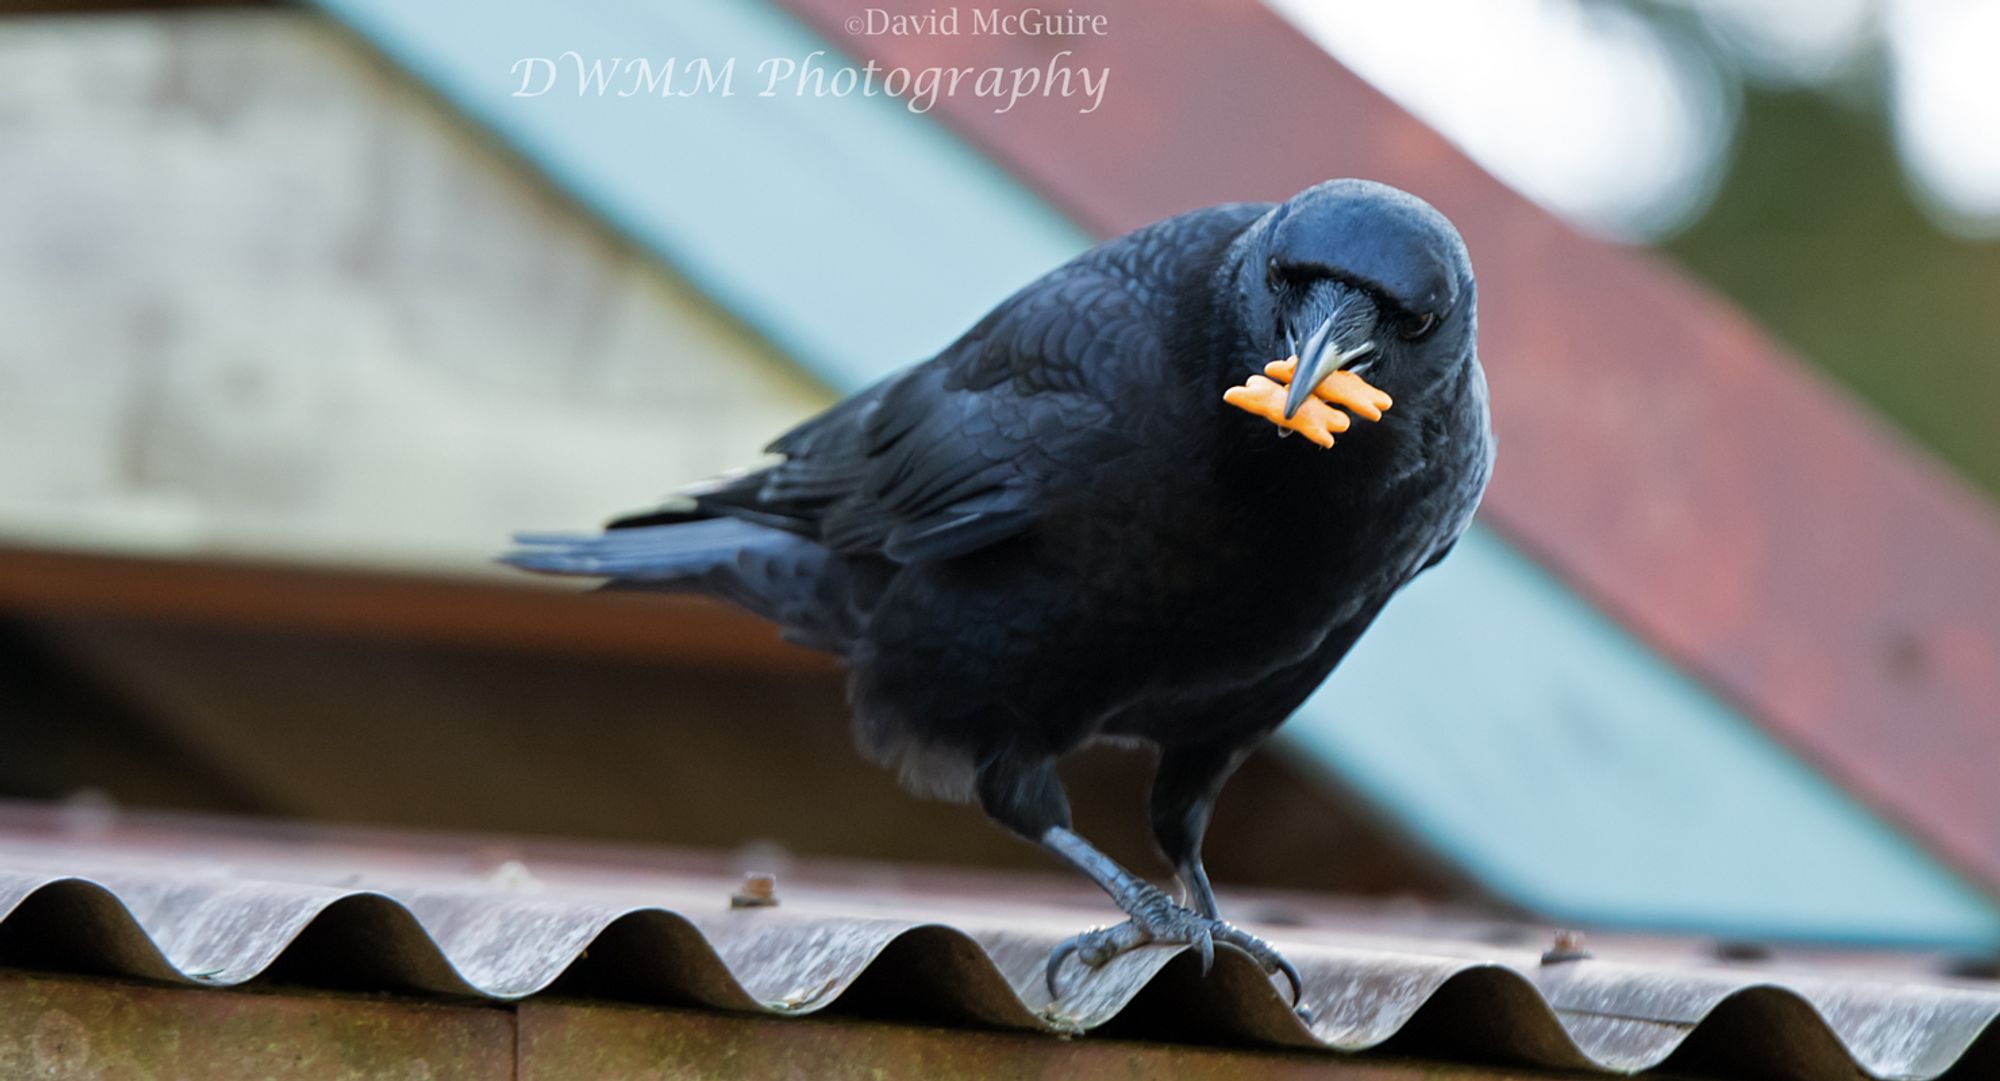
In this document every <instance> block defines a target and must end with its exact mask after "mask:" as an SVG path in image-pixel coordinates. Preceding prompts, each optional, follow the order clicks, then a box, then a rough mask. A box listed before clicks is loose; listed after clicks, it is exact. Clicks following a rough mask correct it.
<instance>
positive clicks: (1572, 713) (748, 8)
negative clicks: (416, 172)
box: [321, 0, 2000, 945]
mask: <svg viewBox="0 0 2000 1081" xmlns="http://www.w3.org/2000/svg"><path fill="white" fill-rule="evenodd" d="M321 2H322V5H323V6H324V7H325V8H327V9H328V10H329V11H331V12H333V13H335V14H336V15H338V16H339V17H340V18H342V19H344V20H345V21H346V22H347V23H348V24H349V25H351V26H352V27H354V28H355V29H356V30H358V31H359V32H360V33H361V34H362V35H363V36H365V37H366V38H368V39H369V40H370V41H372V42H374V43H375V44H376V45H377V46H378V47H380V48H381V49H382V50H383V51H384V52H386V53H387V54H388V55H390V56H392V57H394V58H395V59H397V60H398V61H400V62H402V63H403V64H405V65H406V66H407V67H409V68H410V69H411V70H412V71H413V72H415V73H416V74H417V75H418V76H419V77H421V78H423V79H424V80H425V81H427V82H428V83H430V84H431V85H432V86H433V87H434V88H435V89H437V90H438V91H439V92H440V93H442V94H443V95H444V96H445V97H446V98H447V99H449V100H450V101H451V102H453V103H454V104H455V105H456V106H457V107H458V108H460V109H462V110H463V111H464V112H465V113H466V114H468V115H469V116H471V117H473V118H475V119H477V120H479V121H480V122H481V123H483V124H485V125H486V126H487V127H489V128H490V129H492V130H493V131H494V132H496V133H497V134H498V135H499V137H500V138H502V139H503V140H505V141H506V142H507V143H508V144H510V145H511V146H513V147H514V148H516V149H517V150H518V151H520V152H521V153H522V154H523V155H524V156H526V157H528V158H529V159H531V160H532V161H534V162H535V163H536V164H537V165H538V166H539V167H540V168H542V169H543V170H544V171H546V172H547V174H548V175H549V176H550V177H552V178H553V179H554V180H555V181H556V182H557V183H558V184H560V185H561V186H563V187H564V188H566V189H567V190H568V191H570V192H571V193H572V194H573V195H574V196H575V197H577V198H578V199H579V200H581V201H582V202H583V203H585V204H586V205H588V206H589V207H591V208H592V209H593V210H595V211H596V212H597V213H599V214H601V215H603V216H604V217H605V218H606V219H608V220H609V221H611V222H612V223H613V224H614V225H615V226H617V227H618V228H620V229H622V230H623V231H624V232H625V233H627V234H628V235H630V236H632V237H633V238H634V239H636V240H637V241H639V242H640V243H641V244H643V245H645V246H647V247H648V248H650V249H652V250H653V251H655V252H657V253H658V254H659V255H660V256H661V257H663V258H664V259H666V260H667V261H668V262H670V263H671V264H673V265H674V266H675V267H676V268H677V269H679V270H680V271H681V272H682V273H683V274H685V275H686V276H687V277H688V278H689V279H691V280H692V281H693V282H694V283H695V284H697V285H698V286H699V287H701V288H702V289H703V290H704V291H705V292H707V293H708V294H709V295H710V296H712V297H714V298H715V299H716V300H718V301H719V302H720V303H721V304H722V305H723V306H724V307H726V308H727V309H728V310H730V311H731V312H733V313H734V314H735V315H737V316H738V317H739V318H741V319H742V320H743V321H744V322H745V323H746V324H748V325H749V326H751V327H753V328H754V329H755V330H756V331H757V332H758V333H760V334H762V335H764V336H765V337H767V338H768V339H770V340H771V341H772V342H774V343H775V344H777V345H778V346H779V347H780V348H782V349H783V350H785V351H786V352H787V353H788V354H789V355H791V356H793V357H795V358H797V359H798V360H799V361H800V362H801V363H802V364H804V365H806V366H807V367H808V368H810V369H811V370H813V371H814V372H816V373H818V374H819V375H820V376H822V377H823V378H825V379H827V380H828V381H829V382H830V383H831V384H832V385H834V386H836V387H840V388H846V389H852V388H854V387H858V386H860V385H862V384H863V383H865V382H867V381H869V380H871V379H873V378H876V377H878V376H880V375H881V374H883V373H885V372H888V371H890V370H892V369H894V368H896V367H898V366H900V365H903V364H906V363H908V362H910V361H912V360H915V359H918V358H920V357H922V356H924V355H927V354H929V353H930V352H932V351H934V350H935V349H936V348H937V347H939V346H941V345H943V344H944V343H945V342H947V341H949V340H950V339H951V338H952V337H953V336H955V335H956V334H957V333H958V332H959V331H960V330H962V329H963V328H964V327H965V326H967V325H968V324H970V323H971V322H972V320H973V319H975V318H976V317H977V316H978V315H980V314H981V313H983V312H984V311H985V310H986V309H987V308H988V307H990V306H991V305H992V304H994V303H995V302H997V301H998V300H1000V299H1001V298H1002V297H1004V296H1005V295H1006V294H1007V293H1009V292H1011V291H1012V290H1013V289H1014V288H1016V287H1018V286H1019V285H1021V284H1023V283H1025V282H1027V281H1028V280H1030V279H1032V278H1033V277H1035V276H1036V275H1037V274H1040V273H1041V272H1042V271H1044V270H1046V269H1048V268H1049V267H1051V266H1054V265H1055V264H1057V263H1059V262H1061V261H1062V260H1064V259H1066V258H1068V257H1069V256H1070V255H1072V254H1074V253H1075V252H1077V251H1078V250H1080V249H1082V248H1083V247H1085V246H1086V245H1087V244H1088V243H1089V238H1088V237H1087V236H1086V235H1085V234H1084V233H1083V232H1081V231H1080V230H1079V229H1077V228H1076V227H1075V226H1073V225H1072V224H1070V223H1069V222H1067V221H1066V220H1064V219H1063V218H1062V217H1060V216H1059V215H1057V214H1056V213H1055V212H1054V211H1053V210H1052V209H1050V208H1049V207H1048V206H1047V205H1046V204H1045V203H1043V201H1042V200H1041V199H1039V198H1038V197H1036V196H1035V195H1034V194H1033V193H1031V192H1029V191H1028V190H1026V189H1025V188H1022V187H1021V186H1019V185H1018V184H1016V183H1015V182H1013V181H1012V180H1011V179H1009V178H1007V177H1006V176H1004V175H1003V174H1002V173H1000V172H999V171H998V170H996V169H994V168H993V167H992V166H991V165H990V164H989V163H988V162H986V161H985V160H984V159H983V158H981V157H979V156H978V155H977V154H976V153H975V152H973V151H972V150H971V149H970V148H968V147H967V146H965V145H964V144H963V143H961V142H959V141H958V140H957V139H956V137H954V136H953V135H952V134H951V133H950V132H948V131H947V130H945V129H944V128H943V127H942V126H940V125H937V124H935V123H932V122H930V121H928V120H927V119H926V118H924V117H921V116H918V115H916V114H913V113H911V112H909V111H908V110H906V109H904V108H903V107H902V106H901V105H899V104H898V103H896V102H894V101H891V100H887V99H882V98H873V99H867V98H859V97H848V98H825V97H795V96H791V95H789V94H780V95H778V96H774V97H760V96H757V94H758V91H759V90H761V89H762V88H763V83H762V80H760V79H757V78H754V77H753V76H754V69H755V68H756V65H757V64H758V63H759V62H761V61H762V60H764V59H766V58H772V57H780V58H787V59H791V60H793V61H795V62H796V61H800V60H802V59H803V58H805V57H807V56H809V55H811V54H812V53H814V52H815V51H817V50H821V49H825V48H826V45H825V44H824V43H823V42H821V41H820V40H818V39H817V38H815V37H813V36H812V35H811V34H810V33H808V32H807V31H805V30H804V29H802V28H801V27H799V26H798V25H796V24H795V23H793V22H791V21H790V20H789V19H788V18H787V17H786V16H784V15H783V14H782V13H780V12H777V11H775V10H773V9H770V8H768V7H765V6H763V5H761V4H757V3H745V2H740V0H738V2H728V0H676V2H675V3H672V4H638V3H633V2H623V3H599V4H592V5H587V6H584V5H562V4H555V3H524V4H518V5H508V6H507V7H505V8H494V7H492V6H491V5H486V4H477V3H472V2H470V0H439V2H432V3H425V4H407V3H399V2H396V0H321ZM566 50H574V51H575V52H576V53H578V54H579V56H580V57H582V58H584V59H585V61H586V63H587V62H589V61H592V60H604V61H609V60H611V59H613V58H616V59H618V60H620V61H621V62H622V61H625V60H628V59H631V58H635V57H645V58H647V59H649V60H651V61H653V62H654V63H655V64H656V65H657V63H658V62H660V61H663V60H664V59H665V58H667V57H678V58H679V59H680V60H681V61H682V62H683V63H686V62H688V61H691V60H693V59H695V58H707V59H709V60H710V61H711V63H713V64H717V65H719V64H721V63H722V62H723V61H724V60H726V59H728V58H731V57H734V58H735V59H736V63H737V72H736V80H737V93H736V96H734V97H727V98H725V97H719V96H716V95H714V94H706V95H704V96H699V97H691V98H683V99H665V100H662V99H658V98H654V97H650V96H635V97H619V96H617V94H616V90H617V89H618V88H619V87H620V86H621V85H629V80H630V79H631V78H632V76H631V75H630V74H624V75H620V76H616V77H614V79H613V81H612V84H611V87H612V88H611V89H610V90H609V91H607V92H606V93H605V94H603V95H601V96H600V95H598V94H595V93H586V94H581V95H580V94H578V93H576V92H575V81H574V76H573V74H571V72H570V69H567V68H561V67H560V64H562V63H568V61H560V62H559V75H561V76H564V77H568V78H569V79H570V80H571V81H570V83H569V86H568V87H567V88H565V89H563V90H561V91H560V92H559V91H558V90H551V91H550V92H548V93H545V94H542V95H539V96H533V97H515V96H512V93H513V91H515V90H516V89H518V87H519V85H520V76H519V74H518V73H516V74H510V69H511V68H512V66H513V65H514V64H515V63H516V62H518V61H520V60H522V59H523V58H530V57H542V58H551V59H556V58H560V57H561V54H562V53H563V52H564V51H566ZM825 60H826V62H828V63H833V64H838V63H841V62H842V61H840V60H838V59H837V58H836V56H835V55H829V56H828V57H826V58H825ZM1503 453H1504V452H1503ZM1284 739H1285V741H1286V743H1287V745H1288V746H1291V747H1293V748H1296V749H1298V750H1300V751H1303V752H1305V754H1306V755H1307V756H1308V757H1310V758H1311V759H1312V760H1313V761H1315V762H1318V763H1320V764H1321V765H1323V766H1324V767H1325V768H1326V769H1328V770H1329V771H1330V772H1331V773H1332V774H1334V775H1335V776H1337V777H1338V778H1339V780H1340V781H1341V782H1342V783H1344V784H1346V785H1349V786H1351V787H1353V788H1354V789H1356V790H1358V791H1360V792H1362V793H1364V794H1365V795H1366V796H1367V797H1368V798H1369V799H1371V800H1372V801H1373V802H1375V803H1376V804H1377V805H1379V806H1380V807H1381V808H1383V809H1384V810H1385V811H1387V812H1388V813H1389V814H1391V815H1393V816H1394V817H1395V818H1396V819H1398V820H1399V821H1401V822H1403V823H1405V824H1406V825H1408V826H1410V827H1411V828H1412V829H1413V830H1414V832H1415V833H1416V834H1417V835H1418V836H1420V837H1422V838H1423V839H1424V840H1426V841H1427V842H1428V843H1430V844H1431V845H1433V846H1435V847H1436V848H1437V849H1438V850H1439V851H1440V852H1441V853H1442V854H1444V855H1446V856H1448V857H1449V858H1451V859H1453V860H1455V861H1457V862H1458V863H1459V864H1461V865H1462V866H1464V867H1465V868H1466V869H1467V870H1468V871H1470V872H1471V873H1472V874H1474V875H1475V876H1477V877H1478V878H1480V879H1481V880H1482V881H1484V882H1486V883H1487V884H1489V885H1490V886H1491V887H1492V888H1493V889H1495V890H1496V892H1498V893H1500V894H1501V895H1503V896H1507V897H1510V898H1513V899H1516V900H1518V901H1520V902H1522V903H1523V904H1525V905H1528V906H1530V907H1532V908H1534V909H1537V910H1539V911H1542V912H1545V913H1548V914H1550V915H1552V916H1556V917H1559V918H1564V919H1577V920H1586V921H1596V922H1604V923H1622V924H1637V925H1647V926H1669V927H1683V928H1699V929H1703V930H1707V931H1712V932H1716V933H1720V934H1730V935H1787V934H1803V935H1814V936H1823V937H1828V938H1838V939H1848V940H1877V941H1899V942H1935V943H1956V944H1967V945H1971V944H1982V945H1983V944H1992V943H1996V942H2000V911H1996V909H1995V908H1994V907H1993V906H1992V905H1991V904H1990V903H1989V902H1988V901H1987V900H1986V899H1985V898H1984V897H1982V896H1981V895H1980V894H1978V893H1977V892H1975V891H1974V890H1972V889H1971V888H1970V887H1968V886H1967V885H1966V884H1964V883H1963V882H1962V881H1961V880H1960V879H1958V878H1957V877H1956V876H1955V875H1953V874H1952V873H1951V872H1949V871H1948V870H1946V869H1945V868H1943V867H1942V866H1941V865H1939V864H1938V863H1937V862H1936V861H1935V860H1933V859H1931V858H1930V857H1929V856H1927V855H1926V854H1925V853H1923V852H1922V851H1921V850H1919V849H1918V848H1916V847H1915V846H1914V845H1911V844H1910V843H1908V842H1907V841H1906V840H1905V839H1904V838H1902V837H1900V836H1898V835H1897V834H1896V833H1895V832H1894V831H1892V830H1890V829H1889V828H1888V827H1886V826H1885V825H1884V824H1883V823H1882V822H1881V821H1880V820H1879V819H1877V818H1876V817H1875V816H1873V815H1872V814H1871V813H1869V812H1868V811H1867V810H1866V809H1864V808H1862V807H1860V806H1859V805H1857V804H1856V803H1855V802H1854V801H1853V800H1852V799H1851V798H1850V797H1849V796H1847V795H1846V794H1845V793H1843V792H1841V791H1840V790H1839V789H1838V788H1836V787H1835V786H1833V785H1832V784H1830V783H1828V782H1827V781H1826V780H1825V779H1823V778H1822V777H1820V776H1818V775H1817V774H1815V773H1813V772H1812V771H1811V770H1808V769H1806V768H1805V767H1804V766H1802V765H1801V764H1800V763H1799V762H1798V761H1797V760H1796V759H1794V758H1793V757H1792V756H1791V755H1789V754H1788V753H1786V752H1785V751H1784V750H1783V749H1782V748H1780V747H1778V746H1776V745H1775V744H1773V743H1772V742H1771V741H1770V740H1769V739H1768V738H1767V737H1765V736H1763V735H1762V733H1761V732H1760V731H1759V730H1758V729H1757V728H1756V727H1755V726H1754V725H1752V724H1750V723H1749V722H1748V721H1747V720H1746V719H1745V718H1743V717H1741V716H1739V715H1737V714H1735V713H1734V712H1732V711H1731V710H1730V708H1729V707H1728V706H1726V705H1725V704H1724V703H1722V702H1720V701H1718V700H1717V699H1715V698H1714V697H1713V696H1711V695H1709V694H1707V693H1705V692H1704V691H1702V689H1701V688H1699V687H1698V686H1696V685H1695V684H1693V683H1692V682H1691V681H1690V680H1688V679H1687V678H1686V677H1685V676H1684V675H1682V674H1681V673H1679V672H1677V671H1676V670H1674V669H1673V668H1672V667H1670V666H1669V665H1667V664H1665V663H1664V662H1662V661H1661V660H1660V659H1659V658H1658V657H1656V656H1655V655H1653V654H1652V653H1651V652H1650V651H1649V650H1648V649H1647V648H1646V647H1645V646H1644V645H1643V644H1642V643H1640V642H1638V641H1636V640H1635V639H1633V638H1632V637H1631V636H1630V635H1628V634H1626V633H1625V632H1624V631H1623V630H1622V629H1620V628H1619V627H1618V626H1616V625H1615V624H1613V623H1612V622H1610V621H1609V620H1607V619H1606V618H1604V617H1603V616H1602V615H1601V614H1600V613H1598V612H1596V611H1595V610H1593V609H1592V608H1591V607H1590V606H1589V605H1588V604H1586V603H1584V602H1582V601H1581V600H1579V599H1578V598H1577V597H1575V596H1574V595H1573V594H1571V593H1570V592H1568V591H1567V590H1566V589H1565V588H1563V586H1562V585H1561V584H1560V583H1557V582H1555V581H1553V580H1551V579H1550V578H1549V577H1548V576H1546V575H1545V574H1543V573H1542V572H1541V571H1540V570H1539V569H1538V568H1537V567H1535V566H1534V565H1533V564H1532V563H1531V562H1529V561H1528V560H1526V559H1524V558H1523V557H1521V556H1520V555H1518V554H1517V553H1515V552H1513V551H1512V550H1511V549H1509V548H1508V547H1507V546H1506V545H1505V544H1504V543H1502V542H1501V541H1499V540H1498V539H1497V538H1495V537H1493V536H1492V535H1491V534H1490V533H1487V532H1484V531H1481V530H1478V529H1475V531H1474V533H1473V534H1472V535H1471V536H1470V537H1468V539H1467V541H1466V542H1465V543H1464V544H1462V545H1461V547H1460V551H1459V552H1458V553H1457V554H1456V555H1455V556H1454V557H1453V558H1452V559H1451V560H1448V561H1447V562H1446V563H1445V564H1444V565H1443V566H1442V567H1441V568H1440V569H1439V570H1437V571H1435V572H1433V573H1432V574H1431V575H1429V576H1427V577H1426V578H1425V579H1423V580H1421V581H1419V582H1418V583H1417V584H1416V585H1415V586H1413V587H1411V589H1410V590H1409V591H1408V592H1407V593H1406V594H1405V595H1404V597H1403V598H1401V599H1400V600H1399V601H1398V602H1397V603H1395V604H1392V605H1390V607H1389V609H1388V612H1387V614H1386V615H1385V616H1384V617H1383V618H1382V620H1381V622H1380V623H1379V624H1378V626H1377V627H1376V629H1375V630H1373V631H1372V632H1371V633H1370V634H1369V636H1368V637H1367V638H1366V639H1365V640H1364V641H1363V642H1362V644H1361V646H1360V647H1359V648H1358V649H1357V650H1356V651H1355V653H1354V655H1353V656H1352V657H1351V658H1350V659H1349V660H1348V662H1347V663H1346V664H1345V665H1343V666H1342V669H1341V671H1340V672H1339V673H1337V674H1336V675H1335V677H1334V678H1333V680H1332V681H1331V682H1330V683H1329V685H1328V687H1327V688H1326V689H1324V690H1323V691H1322V693H1321V694H1320V695H1319V696H1317V697H1316V698H1314V699H1313V701H1312V702H1310V703H1308V704H1307V706H1306V707H1305V708H1304V709H1303V710H1302V711H1301V713H1300V715H1299V717H1298V718H1296V719H1295V720H1294V721H1293V722H1292V724H1291V725H1290V726H1288V727H1287V729H1286V735H1285V736H1284Z"/></svg>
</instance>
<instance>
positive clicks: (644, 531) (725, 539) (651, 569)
mask: <svg viewBox="0 0 2000 1081" xmlns="http://www.w3.org/2000/svg"><path fill="white" fill-rule="evenodd" d="M793 539H794V538H792V537H789V536H788V535H786V534H784V533H781V532H779V531H777V530H774V529H767V528H765V527H763V526H759V525H752V524H750V523H749V522H741V521H737V520H735V519H731V518H707V519H702V520H699V521H692V522H677V523H674V524H671V525H650V526H638V527H632V528H624V529H612V530H608V531H606V532H603V533H516V534H515V535H514V543H515V544H516V545H518V547H516V548H515V549H514V550H513V551H511V552H508V553H506V554H505V555H502V556H501V557H500V562H502V563H506V564H508V565H509V566H514V567H519V568H521V569H522V570H530V571H539V572H541V573H543V574H573V575H583V576H588V577H598V578H614V579H620V580H624V581H634V582H654V583H662V584H664V583H668V582H674V581H679V580H682V579H688V578H697V577H700V576H701V575H704V574H706V573H708V572H710V571H713V570H715V569H716V568H718V567H721V566H724V565H726V564H731V563H734V562H735V561H736V557H737V555H738V553H740V552H742V551H744V550H745V549H746V548H755V547H759V546H768V545H771V544H774V543H782V542H787V541H790V540H793Z"/></svg>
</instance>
